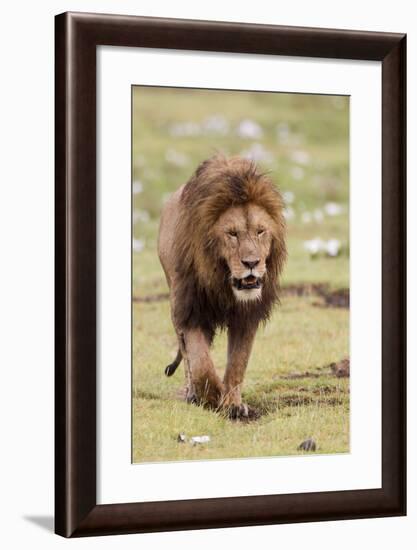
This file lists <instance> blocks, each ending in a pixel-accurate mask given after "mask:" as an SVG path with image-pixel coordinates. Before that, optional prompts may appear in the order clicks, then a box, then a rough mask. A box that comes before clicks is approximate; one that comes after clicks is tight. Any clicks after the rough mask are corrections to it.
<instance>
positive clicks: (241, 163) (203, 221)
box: [174, 156, 287, 340]
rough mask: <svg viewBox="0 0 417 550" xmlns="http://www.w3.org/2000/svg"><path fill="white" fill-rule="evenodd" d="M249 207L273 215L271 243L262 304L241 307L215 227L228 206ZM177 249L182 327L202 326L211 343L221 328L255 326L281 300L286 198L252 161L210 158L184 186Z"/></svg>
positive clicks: (178, 318) (178, 306)
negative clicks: (232, 287)
mask: <svg viewBox="0 0 417 550" xmlns="http://www.w3.org/2000/svg"><path fill="white" fill-rule="evenodd" d="M248 203H253V204H256V205H258V206H260V207H262V208H263V209H264V210H265V211H266V212H267V213H268V214H269V216H270V217H271V219H272V222H273V225H272V227H270V230H271V232H272V243H271V250H270V254H269V256H268V258H267V260H266V266H267V271H266V274H265V278H264V283H263V288H262V298H261V300H259V301H253V302H243V303H241V302H238V301H236V299H235V298H234V296H233V292H232V289H231V285H230V283H229V277H230V274H229V270H228V267H227V265H226V263H225V262H224V261H223V260H222V259H221V258H220V255H219V252H218V247H217V241H216V239H215V238H214V235H213V232H212V228H213V226H214V224H215V223H216V221H217V220H218V218H219V216H220V215H221V214H222V213H223V212H225V211H226V210H227V209H228V208H230V207H232V206H240V205H245V204H248ZM174 248H175V250H174V252H175V254H174V256H175V258H176V273H177V283H178V284H177V292H176V300H175V304H176V305H175V308H174V317H175V320H176V322H177V324H178V326H179V327H182V328H183V329H186V328H197V327H199V328H201V329H202V330H204V332H205V333H206V335H207V337H208V338H209V339H210V340H211V339H212V338H213V336H214V334H215V331H216V329H217V328H225V327H234V328H237V329H239V327H242V328H243V326H244V325H245V326H247V325H248V323H249V324H250V325H257V324H258V323H259V322H261V321H265V320H266V319H268V317H269V314H270V312H271V309H272V307H273V305H274V304H275V303H276V302H277V301H278V293H279V280H278V278H279V275H280V273H281V271H282V268H283V264H284V262H285V259H286V254H287V252H286V246H285V219H284V216H283V200H282V197H281V195H280V193H279V192H278V190H277V188H276V187H275V186H274V185H273V183H272V181H271V180H270V178H269V177H268V176H267V175H266V174H263V173H261V172H259V171H258V169H257V167H256V165H255V164H254V163H253V162H251V161H249V160H246V159H243V158H240V157H233V158H229V159H226V158H224V157H222V156H215V157H213V158H211V159H209V160H206V161H205V162H203V163H202V164H200V166H199V167H198V168H197V170H196V172H195V173H194V174H193V176H192V177H191V179H190V180H189V181H188V183H187V184H186V185H185V186H184V189H183V192H182V196H181V203H180V215H179V222H178V225H177V228H176V239H175V245H174Z"/></svg>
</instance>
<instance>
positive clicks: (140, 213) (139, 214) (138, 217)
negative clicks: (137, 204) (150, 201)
mask: <svg viewBox="0 0 417 550" xmlns="http://www.w3.org/2000/svg"><path fill="white" fill-rule="evenodd" d="M149 220H150V215H149V212H147V211H146V210H135V211H134V212H133V223H136V222H138V221H141V222H148V221H149Z"/></svg>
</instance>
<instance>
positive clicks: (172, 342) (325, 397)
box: [132, 88, 349, 462]
mask: <svg viewBox="0 0 417 550" xmlns="http://www.w3.org/2000/svg"><path fill="white" fill-rule="evenodd" d="M133 112H134V119H133V157H132V162H133V180H134V182H135V183H136V192H135V193H134V195H133V210H134V225H133V236H134V239H135V240H136V242H137V243H139V247H138V249H140V252H134V253H133V274H132V275H133V279H132V281H133V288H132V292H133V296H134V297H136V298H142V299H143V298H146V297H151V298H152V297H153V298H155V296H156V295H157V296H159V298H160V299H158V300H155V299H153V300H152V299H151V301H148V302H143V301H134V303H133V339H132V341H133V365H132V367H133V387H132V417H133V418H132V420H133V423H132V426H133V456H132V460H133V462H155V461H170V460H197V459H198V460H201V459H219V458H242V457H256V456H279V455H291V454H300V453H302V451H298V450H297V448H298V445H299V444H300V443H301V442H302V441H303V440H305V439H306V438H308V437H313V438H314V439H315V441H316V442H317V447H318V448H317V452H320V453H342V452H347V451H348V450H349V380H347V379H338V378H335V377H334V376H333V375H332V374H331V373H330V370H329V369H328V368H326V365H328V364H329V363H331V362H334V361H338V360H340V359H342V358H343V357H346V356H348V353H349V312H348V310H346V309H339V308H324V307H318V306H317V302H319V301H320V299H319V298H318V297H317V296H303V297H292V296H284V297H283V299H282V304H281V306H280V307H279V308H277V309H276V310H275V312H274V314H273V316H272V319H271V320H270V322H269V323H268V324H267V325H266V326H265V327H263V328H261V329H260V330H259V332H258V334H257V337H256V341H255V345H254V350H253V353H252V356H251V360H250V364H249V367H248V370H247V374H246V378H245V385H244V389H243V397H244V400H245V401H246V402H247V403H248V404H249V405H252V406H253V407H256V408H257V410H258V411H259V412H260V413H261V416H260V418H259V419H258V420H256V421H252V422H249V423H241V422H232V421H230V420H228V419H226V418H224V417H223V416H222V415H220V414H217V413H215V412H213V411H209V410H206V409H203V408H201V407H197V406H194V405H187V404H186V403H184V402H183V401H182V399H181V397H180V395H181V390H182V388H183V386H184V374H183V368H182V366H181V367H180V368H179V369H178V371H177V372H176V374H175V375H174V376H173V377H171V378H166V377H165V376H164V367H165V366H166V365H167V364H168V363H169V362H170V360H171V359H172V358H173V357H174V356H175V352H176V339H175V335H174V331H173V328H172V325H171V319H170V312H169V302H168V300H167V299H165V298H164V296H165V295H166V293H167V287H166V283H165V279H164V276H163V272H162V269H161V266H160V264H159V260H158V258H157V253H156V235H157V229H158V220H159V213H160V210H161V208H162V205H163V202H164V200H165V198H166V197H167V196H168V194H169V193H171V192H172V191H173V190H175V189H176V188H177V187H178V186H179V185H181V184H183V183H184V182H185V181H186V180H187V179H188V177H189V176H190V174H191V173H192V171H193V169H195V167H196V165H197V164H198V162H200V161H201V160H203V159H204V158H206V157H207V156H209V155H210V154H211V152H212V151H214V150H215V149H216V150H220V151H222V152H225V153H226V154H236V153H242V152H245V151H246V152H247V151H248V150H251V148H252V150H253V151H255V153H256V154H258V156H259V157H260V158H259V159H258V162H259V164H261V166H262V168H263V169H265V170H268V171H270V172H271V175H272V177H273V178H274V180H275V181H276V182H277V183H278V185H279V187H280V189H281V191H283V192H286V193H287V196H288V199H289V201H290V199H291V202H290V204H289V205H288V207H289V210H291V211H292V217H290V218H289V219H288V249H289V260H288V263H287V266H286V268H285V273H284V276H283V280H282V284H283V286H286V285H292V284H306V283H307V284H308V283H326V284H328V285H329V286H330V287H331V288H334V289H337V288H346V287H348V286H349V231H348V229H349V217H348V216H349V205H348V157H349V154H348V101H347V100H346V99H344V98H334V97H328V96H327V97H324V96H301V95H290V94H256V93H236V92H235V93H224V92H203V91H193V92H187V91H184V90H169V89H150V88H148V89H146V88H136V89H135V90H134V97H133ZM219 114H220V115H221V122H222V124H223V128H222V129H221V128H220V129H219V128H217V130H216V131H213V129H211V130H210V129H207V127H206V125H207V121H208V120H210V119H213V117H216V116H218V115H219ZM248 118H249V119H251V120H252V121H255V122H256V124H258V125H259V128H261V129H262V135H258V136H257V137H256V138H251V139H249V138H243V137H241V136H239V135H238V134H237V130H236V129H237V128H239V124H240V122H241V121H242V120H243V119H248ZM190 122H192V124H193V125H194V126H192V127H191V130H192V135H189V134H188V133H187V132H188V131H189V128H188V130H187V127H186V130H187V131H185V132H184V124H187V123H190ZM220 126H221V124H220ZM174 134H175V135H174ZM138 184H139V185H138ZM134 190H135V187H134ZM289 201H288V202H289ZM329 202H332V203H337V204H338V205H340V207H341V208H340V212H339V213H338V215H335V216H331V215H328V214H327V213H326V204H327V203H329ZM317 212H320V213H321V214H320V215H317ZM315 237H319V238H320V239H322V240H328V239H337V240H338V241H340V243H341V246H342V248H341V253H340V254H339V255H338V256H337V257H335V258H329V257H327V256H325V255H324V254H321V255H319V257H317V258H315V259H312V258H311V257H310V256H309V254H308V253H307V251H306V250H305V247H304V242H305V241H306V240H310V239H312V238H315ZM134 248H135V247H134ZM213 358H214V362H215V364H216V367H217V368H218V370H219V372H222V371H223V370H224V367H225V359H226V337H225V334H220V335H219V336H218V337H217V338H216V340H215V344H214V346H213ZM305 373H308V376H304V377H302V376H300V375H303V374H305ZM294 375H299V376H294ZM179 433H184V434H186V436H188V437H191V436H195V435H209V436H210V438H211V440H210V442H209V443H208V444H203V445H198V446H192V445H190V444H189V443H178V441H177V437H178V434H179Z"/></svg>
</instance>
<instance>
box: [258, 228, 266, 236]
mask: <svg viewBox="0 0 417 550" xmlns="http://www.w3.org/2000/svg"><path fill="white" fill-rule="evenodd" d="M264 233H265V229H258V237H260V236H261V235H263V234H264Z"/></svg>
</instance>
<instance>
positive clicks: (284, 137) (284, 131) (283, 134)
mask: <svg viewBox="0 0 417 550" xmlns="http://www.w3.org/2000/svg"><path fill="white" fill-rule="evenodd" d="M289 137H290V129H289V127H288V124H287V123H286V122H280V123H279V124H278V126H277V138H278V141H279V142H280V143H287V142H288V140H289Z"/></svg>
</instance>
